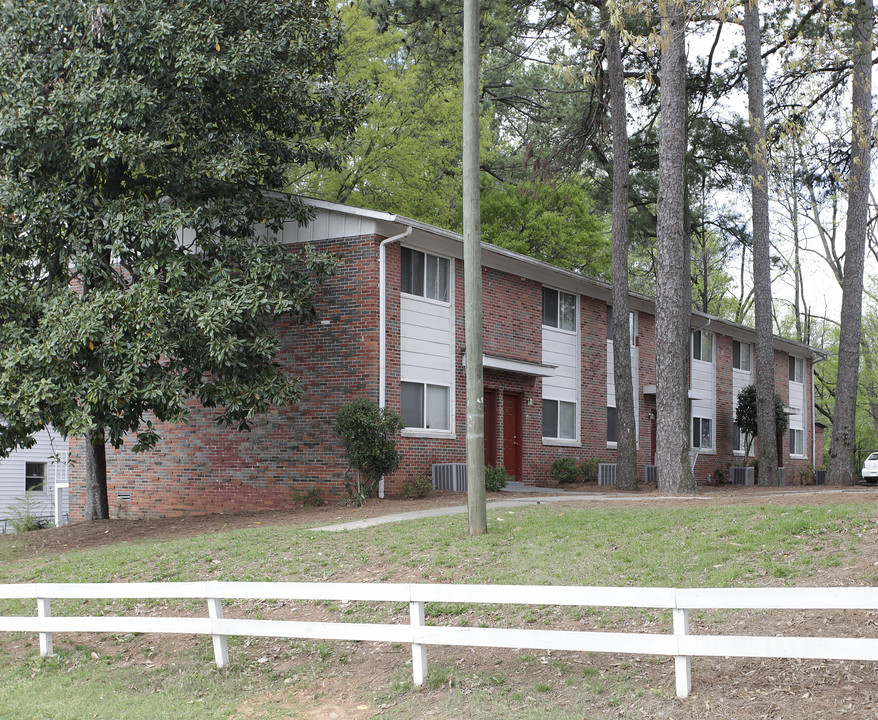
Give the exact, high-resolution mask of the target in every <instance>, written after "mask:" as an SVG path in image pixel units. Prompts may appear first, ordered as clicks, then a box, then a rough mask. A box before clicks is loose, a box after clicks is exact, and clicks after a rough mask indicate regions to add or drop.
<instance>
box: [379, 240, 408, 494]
mask: <svg viewBox="0 0 878 720" xmlns="http://www.w3.org/2000/svg"><path fill="white" fill-rule="evenodd" d="M412 229H413V228H412V226H411V225H409V226H408V228H406V229H405V231H403V232H401V233H399V235H394V236H393V237H389V238H387V239H385V240H382V241H381V244H380V245H379V246H378V328H379V330H378V333H379V335H378V337H379V340H378V407H379V408H383V407H386V405H387V392H386V389H385V385H386V384H387V246H388V245H389V244H390V243H394V242H400V241H402V240H405V239H406V238H407V237H409V235H411V234H412ZM378 497H379V498H383V497H384V478H383V477H382V478H381V482H380V483H379V484H378Z"/></svg>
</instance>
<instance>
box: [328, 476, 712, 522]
mask: <svg viewBox="0 0 878 720" xmlns="http://www.w3.org/2000/svg"><path fill="white" fill-rule="evenodd" d="M513 484H514V483H510V484H509V485H510V486H511V485H513ZM507 491H508V492H532V493H534V495H538V496H539V497H533V498H514V499H510V500H493V499H491V500H488V501H487V506H488V510H492V509H494V508H514V507H527V506H532V505H541V504H543V503H555V502H570V501H571V500H597V501H605V500H620V499H624V500H628V501H630V502H638V501H643V500H650V501H652V502H655V501H656V500H704V499H705V498H704V497H703V496H699V495H663V496H661V497H656V496H655V495H650V496H643V495H619V494H618V493H612V494H610V493H572V492H571V493H564V494H560V495H559V494H558V491H557V490H550V489H547V488H533V487H523V488H521V489H514V488H512V487H508V489H507ZM546 493H552V494H551V495H547V494H546ZM466 511H467V508H466V505H451V506H449V507H444V508H433V509H431V510H413V511H412V512H406V513H396V514H394V515H381V516H380V517H373V518H365V519H364V520H351V521H350V522H343V523H338V524H336V525H323V526H322V527H315V528H311V529H312V530H321V531H324V532H342V531H344V530H361V529H362V528H368V527H374V526H376V525H384V524H385V523H392V522H403V521H404V520H420V519H422V518H431V517H442V516H444V515H464V514H466Z"/></svg>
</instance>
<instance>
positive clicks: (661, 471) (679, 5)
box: [655, 0, 695, 492]
mask: <svg viewBox="0 0 878 720" xmlns="http://www.w3.org/2000/svg"><path fill="white" fill-rule="evenodd" d="M659 14H660V15H661V18H662V48H663V50H662V58H661V70H660V79H661V93H662V95H661V121H660V127H659V178H658V183H659V186H658V208H657V215H658V223H657V228H656V234H657V240H656V264H657V278H656V280H657V293H656V318H655V325H656V384H657V388H656V390H657V393H656V405H657V411H658V413H657V414H658V418H657V438H656V465H657V466H658V488H659V491H661V492H694V491H695V481H694V479H693V477H692V471H691V469H690V467H689V393H688V385H689V383H688V372H687V371H688V355H689V353H688V349H689V325H690V322H689V320H690V316H691V310H690V304H691V292H692V291H691V280H690V273H689V268H688V265H687V261H688V256H689V254H688V253H687V252H686V248H685V244H686V238H687V235H686V228H685V186H686V8H685V4H684V2H683V1H682V0H663V1H662V2H661V3H660V5H659Z"/></svg>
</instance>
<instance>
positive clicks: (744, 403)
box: [735, 385, 789, 457]
mask: <svg viewBox="0 0 878 720" xmlns="http://www.w3.org/2000/svg"><path fill="white" fill-rule="evenodd" d="M735 422H736V423H737V425H738V427H739V428H740V429H741V432H742V433H744V434H745V438H746V441H745V444H746V447H745V449H744V457H750V446H751V444H752V442H753V438H754V437H759V428H758V424H757V421H756V385H748V386H747V387H745V388H744V389H743V390H741V392H740V393H738V402H737V405H736V406H735ZM788 426H789V418H787V414H786V413H785V412H784V404H783V400H782V399H781V396H780V395H779V394H777V393H775V395H774V432H775V433H776V434H778V435H780V434H781V433H785V432H786V431H787V427H788ZM771 441H772V442H773V441H774V438H773V437H772V438H771Z"/></svg>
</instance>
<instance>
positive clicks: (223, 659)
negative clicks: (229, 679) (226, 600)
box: [207, 598, 229, 668]
mask: <svg viewBox="0 0 878 720" xmlns="http://www.w3.org/2000/svg"><path fill="white" fill-rule="evenodd" d="M207 613H208V615H209V616H210V619H211V620H222V617H223V601H222V599H221V598H207ZM211 637H212V638H213V657H214V659H215V660H216V666H217V667H218V668H224V667H225V666H226V665H228V664H229V642H228V639H227V638H226V636H225V635H217V634H213V635H211Z"/></svg>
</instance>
